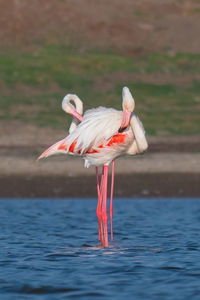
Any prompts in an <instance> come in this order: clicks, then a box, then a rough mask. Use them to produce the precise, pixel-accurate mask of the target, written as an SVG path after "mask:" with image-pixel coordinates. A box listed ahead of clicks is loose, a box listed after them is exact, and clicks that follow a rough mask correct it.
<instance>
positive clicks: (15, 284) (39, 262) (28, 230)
mask: <svg viewBox="0 0 200 300" xmlns="http://www.w3.org/2000/svg"><path fill="white" fill-rule="evenodd" d="M95 210H96V200H95V199H90V200H89V199H88V200H86V199H75V200H72V199H71V200H70V199H66V200H50V199H49V200H47V199H38V200H31V199H26V200H21V199H18V200H9V199H6V200H3V199H2V200H0V212H1V218H0V229H1V230H0V268H1V269H0V270H1V272H0V299H48V300H49V299H95V300H96V299H108V298H109V299H115V300H118V299H123V298H125V297H126V298H127V299H189V298H192V299H200V199H146V200H145V199H118V200H116V199H115V200H114V218H113V229H114V241H113V242H110V241H109V247H108V248H101V247H100V243H99V241H98V223H97V219H96V214H95ZM108 229H109V227H108Z"/></svg>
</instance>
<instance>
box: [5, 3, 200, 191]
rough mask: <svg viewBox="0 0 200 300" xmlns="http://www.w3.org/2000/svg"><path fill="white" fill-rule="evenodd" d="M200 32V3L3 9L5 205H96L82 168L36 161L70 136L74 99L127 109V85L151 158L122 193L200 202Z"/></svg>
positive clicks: (131, 173) (122, 175)
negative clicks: (17, 201)
mask: <svg viewBox="0 0 200 300" xmlns="http://www.w3.org/2000/svg"><path fill="white" fill-rule="evenodd" d="M199 32H200V1H199V0H190V1H186V0H162V1H159V0H124V1H120V0H111V1H105V0H101V1H97V0H84V1H83V0H73V1H72V0H49V1H45V2H43V3H42V2H41V1H39V0H34V1H26V0H7V1H3V0H0V136H1V138H0V159H1V166H0V170H1V171H0V185H1V188H0V197H67V196H79V195H80V193H81V196H84V195H85V196H95V193H96V192H95V186H94V185H93V183H94V181H95V178H94V176H93V174H94V173H95V172H94V169H93V168H90V169H89V170H86V169H84V167H83V162H82V160H80V159H76V158H75V159H74V158H72V157H68V156H67V157H66V156H62V157H60V156H58V157H52V158H49V159H48V160H47V161H42V162H36V159H37V157H38V155H39V154H40V153H41V152H42V151H43V150H44V149H45V148H47V147H48V146H50V145H51V144H53V143H54V142H56V141H57V140H59V139H61V138H63V137H64V136H66V135H67V130H68V127H69V124H70V122H71V118H70V117H69V116H67V115H66V114H65V113H64V112H63V111H62V110H61V101H62V98H63V97H64V95H65V94H67V93H76V94H77V95H78V96H79V97H80V98H81V99H82V100H83V102H84V109H87V108H91V107H96V106H99V105H102V106H107V107H110V106H111V107H114V108H117V109H121V103H122V97H121V90H122V87H123V86H125V85H126V86H128V87H129V88H130V89H131V91H132V93H133V95H134V98H135V101H136V109H135V112H136V114H137V115H138V116H139V117H140V119H141V120H142V122H143V124H144V127H145V130H146V134H147V137H148V141H149V150H148V152H147V153H146V154H145V155H144V156H141V157H138V158H124V159H120V160H119V161H118V162H117V171H116V172H117V174H118V175H117V178H116V185H117V186H118V187H116V194H117V195H118V196H142V197H143V196H158V197H160V196H199V195H200V188H199V174H200V117H199V113H200V38H199ZM127 178H128V180H127ZM77 187H78V189H77Z"/></svg>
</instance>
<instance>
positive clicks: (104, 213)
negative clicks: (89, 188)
mask: <svg viewBox="0 0 200 300" xmlns="http://www.w3.org/2000/svg"><path fill="white" fill-rule="evenodd" d="M107 187H108V166H107V165H106V166H103V184H102V197H103V201H102V222H103V228H104V230H103V231H104V246H105V247H108V216H107Z"/></svg>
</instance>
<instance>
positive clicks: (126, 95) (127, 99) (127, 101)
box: [120, 86, 135, 131]
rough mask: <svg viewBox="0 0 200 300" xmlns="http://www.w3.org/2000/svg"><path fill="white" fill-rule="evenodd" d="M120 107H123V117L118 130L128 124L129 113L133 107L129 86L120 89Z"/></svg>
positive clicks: (133, 102)
mask: <svg viewBox="0 0 200 300" xmlns="http://www.w3.org/2000/svg"><path fill="white" fill-rule="evenodd" d="M122 99H123V102H122V107H123V118H122V123H121V127H120V130H121V131H123V129H124V128H126V127H128V126H129V123H130V118H131V114H132V112H133V111H134V108H135V101H134V99H133V96H132V95H131V92H130V90H129V88H127V87H126V86H125V87H124V88H123V89H122Z"/></svg>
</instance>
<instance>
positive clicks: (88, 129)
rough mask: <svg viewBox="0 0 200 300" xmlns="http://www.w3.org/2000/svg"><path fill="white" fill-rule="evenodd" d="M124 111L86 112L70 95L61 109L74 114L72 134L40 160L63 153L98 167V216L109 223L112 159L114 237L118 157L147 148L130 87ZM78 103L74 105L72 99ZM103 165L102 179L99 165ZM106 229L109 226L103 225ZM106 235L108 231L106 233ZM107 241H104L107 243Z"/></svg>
mask: <svg viewBox="0 0 200 300" xmlns="http://www.w3.org/2000/svg"><path fill="white" fill-rule="evenodd" d="M122 98H123V101H122V107H123V112H122V111H118V110H116V109H113V108H105V107H97V108H93V109H89V110H87V111H85V113H84V115H83V116H82V113H83V106H82V101H81V100H80V99H79V98H78V96H76V95H73V94H68V95H66V96H65V97H64V99H63V102H62V108H63V109H64V110H65V111H66V112H67V113H69V114H71V115H72V116H73V120H72V124H71V126H70V129H69V135H68V136H67V137H66V138H64V139H62V140H61V141H58V142H57V143H55V144H53V145H52V146H51V147H49V148H48V149H47V150H45V151H44V152H43V153H42V154H41V155H40V157H39V158H38V159H41V158H46V157H48V156H51V155H54V154H58V153H64V154H72V155H78V156H81V157H82V158H83V159H84V160H85V167H87V168H88V167H89V166H91V165H93V166H96V177H97V193H98V204H97V210H96V212H97V217H98V221H99V222H102V221H103V222H104V224H106V222H107V220H108V217H107V181H108V167H109V165H110V163H111V162H112V179H111V198H110V219H111V239H113V234H112V216H113V203H112V202H113V189H114V166H115V159H116V158H117V157H119V156H122V155H126V154H128V155H137V154H140V153H143V152H144V151H145V150H146V149H147V148H148V144H147V140H146V137H145V131H144V127H143V125H142V123H141V121H140V120H139V118H138V117H137V116H136V115H135V114H134V113H133V111H134V108H135V101H134V99H133V97H132V95H131V92H130V90H129V89H128V88H127V87H124V88H123V90H122ZM71 100H72V101H73V102H74V103H75V106H76V107H74V106H73V105H72V104H71V103H70V101H71ZM100 166H102V176H101V181H99V175H98V167H100ZM104 227H105V228H106V226H104ZM104 233H105V236H107V232H104ZM107 244H108V242H107V241H106V242H105V245H107Z"/></svg>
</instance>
